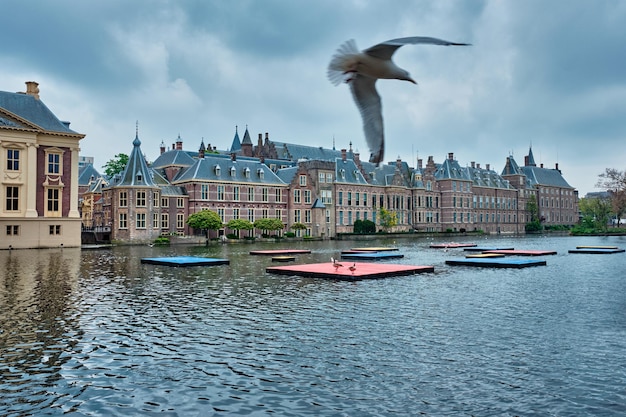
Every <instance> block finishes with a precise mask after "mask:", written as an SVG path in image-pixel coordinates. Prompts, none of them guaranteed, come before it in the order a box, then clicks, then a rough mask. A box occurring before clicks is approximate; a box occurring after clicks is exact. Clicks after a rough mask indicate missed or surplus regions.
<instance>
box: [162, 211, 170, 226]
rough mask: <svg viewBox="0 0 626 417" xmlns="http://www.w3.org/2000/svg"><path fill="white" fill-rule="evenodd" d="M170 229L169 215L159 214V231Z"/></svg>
mask: <svg viewBox="0 0 626 417" xmlns="http://www.w3.org/2000/svg"><path fill="white" fill-rule="evenodd" d="M169 228H170V215H169V214H167V213H161V229H169Z"/></svg>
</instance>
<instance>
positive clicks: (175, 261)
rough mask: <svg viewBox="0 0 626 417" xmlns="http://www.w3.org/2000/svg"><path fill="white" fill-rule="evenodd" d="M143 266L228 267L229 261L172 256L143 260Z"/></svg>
mask: <svg viewBox="0 0 626 417" xmlns="http://www.w3.org/2000/svg"><path fill="white" fill-rule="evenodd" d="M141 263H142V264H152V265H167V266H208V265H228V264H230V261H229V260H228V259H217V258H200V257H197V256H170V257H163V258H141Z"/></svg>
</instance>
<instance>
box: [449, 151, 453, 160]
mask: <svg viewBox="0 0 626 417" xmlns="http://www.w3.org/2000/svg"><path fill="white" fill-rule="evenodd" d="M448 159H449V160H450V161H454V153H453V152H448Z"/></svg>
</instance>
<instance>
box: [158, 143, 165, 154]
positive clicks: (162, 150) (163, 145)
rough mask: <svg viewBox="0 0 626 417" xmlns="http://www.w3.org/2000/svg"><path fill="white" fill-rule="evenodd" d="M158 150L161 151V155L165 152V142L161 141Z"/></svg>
mask: <svg viewBox="0 0 626 417" xmlns="http://www.w3.org/2000/svg"><path fill="white" fill-rule="evenodd" d="M159 150H160V151H161V155H163V154H164V153H165V142H163V141H161V147H160V148H159Z"/></svg>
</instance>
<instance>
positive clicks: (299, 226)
mask: <svg viewBox="0 0 626 417" xmlns="http://www.w3.org/2000/svg"><path fill="white" fill-rule="evenodd" d="M306 229H307V227H306V224H304V223H300V222H295V223H294V224H292V225H291V230H306Z"/></svg>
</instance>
